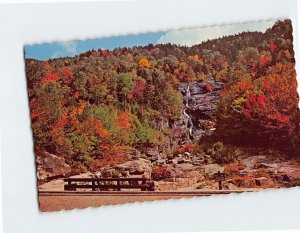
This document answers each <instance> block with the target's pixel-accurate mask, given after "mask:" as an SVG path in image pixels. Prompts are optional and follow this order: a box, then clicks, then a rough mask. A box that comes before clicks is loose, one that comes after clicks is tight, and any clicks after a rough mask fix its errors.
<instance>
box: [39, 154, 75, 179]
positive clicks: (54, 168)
mask: <svg viewBox="0 0 300 233" xmlns="http://www.w3.org/2000/svg"><path fill="white" fill-rule="evenodd" d="M36 163H37V176H38V180H39V181H43V180H49V179H53V178H56V177H59V176H64V175H66V174H68V173H70V172H71V167H70V166H69V165H68V164H66V163H65V159H64V158H62V157H59V156H56V155H53V154H50V153H48V152H39V155H38V157H37V160H36Z"/></svg>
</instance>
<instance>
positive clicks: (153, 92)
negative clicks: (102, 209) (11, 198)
mask: <svg viewBox="0 0 300 233" xmlns="http://www.w3.org/2000/svg"><path fill="white" fill-rule="evenodd" d="M294 67H295V60H294V51H293V37H292V25H291V21H290V20H284V21H278V22H276V23H275V25H274V26H273V27H272V28H269V29H268V30H267V31H266V32H265V33H260V32H243V33H241V34H237V35H233V36H226V37H223V38H219V39H215V40H209V41H206V42H203V43H202V44H199V45H195V46H192V47H186V46H178V45H172V44H164V45H162V44H159V45H151V44H149V45H148V46H144V47H132V48H117V49H114V50H112V51H109V50H103V49H99V50H93V51H88V52H86V53H83V54H80V55H77V56H75V57H64V58H57V59H49V60H47V61H38V60H33V59H26V76H27V80H28V94H29V101H30V103H29V105H30V111H31V120H32V130H33V136H34V142H35V143H34V146H35V153H36V156H37V163H38V172H39V178H40V180H43V179H46V178H49V177H55V176H59V175H61V174H63V175H71V174H80V173H83V172H87V171H91V172H96V171H99V170H101V169H103V168H104V167H105V166H107V165H110V166H113V165H118V164H121V163H124V162H126V161H131V160H135V159H138V158H143V159H145V160H149V161H151V162H152V163H153V164H154V165H153V166H154V167H153V169H152V174H154V178H155V179H160V178H164V176H166V177H167V176H169V173H170V172H169V173H168V172H167V171H166V169H165V168H164V166H162V165H161V164H164V163H166V161H167V160H170V161H171V160H173V159H174V158H176V156H177V157H178V155H185V156H186V157H190V158H183V156H179V158H177V161H176V163H178V162H182V161H183V163H184V161H185V160H191V161H192V162H193V163H194V164H198V163H206V164H207V163H212V162H214V163H217V164H221V165H224V164H231V163H234V162H235V161H236V159H237V158H238V156H245V155H249V156H250V155H257V154H260V153H262V152H263V153H268V154H270V155H271V156H276V158H278V157H281V156H284V157H288V158H297V156H299V149H300V134H299V120H300V117H299V109H298V102H299V96H298V93H297V80H296V73H295V68H294ZM49 154H50V155H52V157H51V158H52V160H53V161H52V160H51V159H50V161H52V162H53V163H55V164H57V163H58V164H60V165H61V167H60V168H56V167H54V168H55V169H53V168H51V166H48V167H47V168H45V169H44V168H43V166H44V165H43V163H44V162H43V161H44V160H45V158H46V157H47V156H49ZM48 160H49V159H48ZM54 161H55V162H54ZM50 164H51V162H50ZM48 165H49V162H48ZM49 167H50V168H51V169H52V170H51V169H50V168H49Z"/></svg>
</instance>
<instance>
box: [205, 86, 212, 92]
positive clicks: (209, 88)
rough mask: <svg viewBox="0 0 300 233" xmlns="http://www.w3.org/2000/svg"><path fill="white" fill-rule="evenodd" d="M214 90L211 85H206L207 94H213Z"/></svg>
mask: <svg viewBox="0 0 300 233" xmlns="http://www.w3.org/2000/svg"><path fill="white" fill-rule="evenodd" d="M212 90H213V88H212V86H211V85H210V84H207V85H206V91H207V92H212Z"/></svg>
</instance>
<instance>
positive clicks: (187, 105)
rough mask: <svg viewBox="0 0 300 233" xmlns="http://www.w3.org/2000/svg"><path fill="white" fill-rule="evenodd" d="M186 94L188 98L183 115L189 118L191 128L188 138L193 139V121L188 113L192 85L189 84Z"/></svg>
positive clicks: (188, 124)
mask: <svg viewBox="0 0 300 233" xmlns="http://www.w3.org/2000/svg"><path fill="white" fill-rule="evenodd" d="M185 96H186V97H187V98H186V99H187V100H186V103H185V107H184V109H183V115H185V116H186V117H187V118H188V123H187V127H188V128H189V135H188V139H189V140H191V138H192V137H193V126H194V125H193V121H192V118H191V117H190V116H189V115H188V114H187V113H186V110H187V109H188V107H189V99H190V98H191V92H190V86H189V85H187V88H186V92H185Z"/></svg>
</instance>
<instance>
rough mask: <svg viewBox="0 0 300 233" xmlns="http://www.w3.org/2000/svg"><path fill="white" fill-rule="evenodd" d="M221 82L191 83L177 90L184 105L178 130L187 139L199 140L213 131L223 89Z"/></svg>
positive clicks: (184, 84) (209, 80)
mask: <svg viewBox="0 0 300 233" xmlns="http://www.w3.org/2000/svg"><path fill="white" fill-rule="evenodd" d="M224 87H225V84H224V83H223V82H218V81H215V80H214V79H213V78H210V79H208V80H207V81H206V82H204V81H193V82H189V83H183V84H181V86H180V88H179V90H180V92H181V93H182V95H183V102H184V105H185V108H184V111H183V113H182V115H181V118H180V126H181V127H180V129H181V131H182V132H185V133H186V134H187V135H189V136H188V139H195V140H198V139H200V138H201V137H202V136H203V135H205V134H211V133H212V132H213V131H214V130H215V120H214V118H215V115H216V111H217V105H218V102H219V100H220V92H221V91H222V90H223V89H224Z"/></svg>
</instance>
